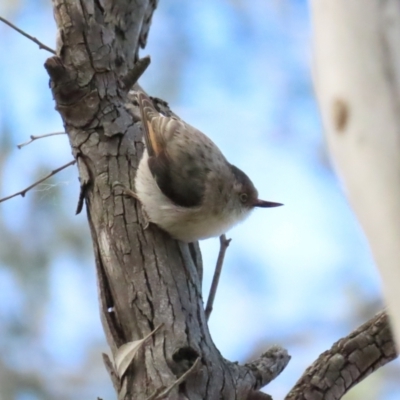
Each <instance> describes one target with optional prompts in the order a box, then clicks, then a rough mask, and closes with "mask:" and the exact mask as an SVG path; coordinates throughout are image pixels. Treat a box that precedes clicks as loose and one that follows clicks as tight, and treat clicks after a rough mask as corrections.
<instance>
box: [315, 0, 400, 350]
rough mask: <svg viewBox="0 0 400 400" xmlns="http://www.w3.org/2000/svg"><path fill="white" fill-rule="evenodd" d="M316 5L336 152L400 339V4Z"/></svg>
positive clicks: (321, 72)
mask: <svg viewBox="0 0 400 400" xmlns="http://www.w3.org/2000/svg"><path fill="white" fill-rule="evenodd" d="M311 10H312V21H313V28H314V56H315V70H314V72H315V76H314V78H315V87H316V92H317V96H318V101H319V105H320V109H321V112H322V117H323V122H324V126H325V133H326V136H327V140H328V144H329V149H330V153H331V155H332V158H333V161H334V164H335V166H336V167H337V169H338V171H339V174H340V176H341V178H342V180H343V183H344V186H345V188H346V193H347V195H348V197H349V200H350V203H351V205H352V206H353V208H354V210H355V212H356V214H357V217H358V219H359V221H360V223H361V225H362V227H363V229H364V231H365V233H366V236H367V238H368V241H369V243H370V246H371V250H372V253H373V256H374V258H375V261H376V264H377V266H378V269H379V272H380V275H381V277H382V281H383V291H384V295H385V298H386V302H387V304H388V312H389V314H390V315H391V322H392V323H393V328H394V333H395V338H396V339H397V341H398V343H400V286H399V284H400V179H399V171H400V52H399V49H400V4H399V2H398V1H397V0H363V1H360V0H313V1H311Z"/></svg>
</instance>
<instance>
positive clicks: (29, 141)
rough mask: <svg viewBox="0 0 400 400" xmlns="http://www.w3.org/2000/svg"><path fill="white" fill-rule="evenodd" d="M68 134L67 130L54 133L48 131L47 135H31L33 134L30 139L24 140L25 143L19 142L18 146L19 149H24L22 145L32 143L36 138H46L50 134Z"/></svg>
mask: <svg viewBox="0 0 400 400" xmlns="http://www.w3.org/2000/svg"><path fill="white" fill-rule="evenodd" d="M66 134H67V133H66V132H53V133H46V134H45V135H38V136H35V135H31V136H29V137H30V140H28V141H27V142H24V143H20V144H17V147H18V148H19V149H22V147H24V146H27V145H28V144H30V143H32V142H33V141H35V140H38V139H42V138H46V137H49V136H56V135H66Z"/></svg>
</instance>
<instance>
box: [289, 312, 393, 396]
mask: <svg viewBox="0 0 400 400" xmlns="http://www.w3.org/2000/svg"><path fill="white" fill-rule="evenodd" d="M396 357H397V353H396V348H395V344H394V341H393V335H392V332H391V329H390V326H389V318H388V316H387V314H386V313H385V312H384V311H381V312H380V313H378V314H376V315H375V316H374V317H373V318H371V319H370V320H369V321H368V322H366V323H365V324H363V325H361V326H360V327H359V328H357V329H356V330H354V331H353V332H352V333H350V335H348V336H346V337H344V338H342V339H340V340H339V341H337V342H336V343H334V344H333V346H332V347H331V349H329V350H328V351H325V352H324V353H322V354H321V355H320V356H319V357H318V358H317V360H316V361H315V362H314V363H313V364H312V365H311V366H310V367H308V368H307V370H306V371H305V372H304V374H303V376H302V377H301V378H300V379H299V380H298V381H297V383H296V385H295V386H294V387H293V389H292V390H291V391H290V392H289V394H288V395H287V396H286V397H285V400H306V399H307V400H312V399H328V398H329V399H331V400H338V399H341V398H342V396H343V395H344V394H345V393H346V392H347V391H348V390H349V389H350V388H352V387H353V386H354V385H356V384H357V383H359V382H361V381H362V380H363V379H365V378H366V377H367V376H369V375H370V374H371V373H372V372H374V371H376V370H377V369H378V368H380V367H382V366H383V365H385V364H387V363H388V362H389V361H392V360H394V359H395V358H396Z"/></svg>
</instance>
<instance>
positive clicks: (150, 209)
mask: <svg viewBox="0 0 400 400" xmlns="http://www.w3.org/2000/svg"><path fill="white" fill-rule="evenodd" d="M147 161H148V154H147V151H146V150H145V151H144V154H143V157H142V159H141V161H140V163H139V167H138V171H137V174H136V178H135V192H136V194H137V196H138V198H139V199H140V202H141V203H142V207H144V210H145V211H146V214H147V216H148V217H149V220H150V222H153V223H154V224H156V225H158V226H159V227H160V228H162V229H163V230H165V231H166V232H168V233H169V234H170V235H171V236H173V237H174V238H176V239H179V240H182V241H184V242H194V241H196V240H201V239H207V238H209V237H214V236H219V235H222V234H223V233H225V232H227V231H228V230H229V229H230V228H232V226H233V225H235V224H237V223H238V222H240V221H242V220H244V219H245V218H246V217H247V216H248V215H249V214H250V211H247V212H240V213H239V214H237V213H234V212H229V211H228V209H229V207H226V208H225V209H224V207H222V208H221V212H218V213H215V212H212V210H211V209H210V208H209V207H207V204H205V203H202V205H200V206H198V207H189V208H185V207H181V206H178V205H176V204H174V203H173V202H172V201H171V200H169V198H168V197H166V196H165V195H164V194H163V193H162V192H161V190H160V188H159V187H158V185H157V182H156V181H155V179H154V178H153V175H152V173H151V171H150V169H149V166H148V162H147Z"/></svg>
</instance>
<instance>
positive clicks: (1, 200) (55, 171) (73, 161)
mask: <svg viewBox="0 0 400 400" xmlns="http://www.w3.org/2000/svg"><path fill="white" fill-rule="evenodd" d="M75 163H76V160H72V161H70V162H69V163H67V164H65V165H63V166H62V167H60V168H57V169H55V170H54V171H51V172H50V173H49V174H48V175H46V176H45V177H44V178H42V179H39V180H38V181H37V182H35V183H33V184H32V185H30V186H28V187H27V188H25V189H24V190H21V191H20V192H17V193H14V194H12V195H10V196H7V197H3V198H2V199H0V203H2V202H3V201H6V200H9V199H12V198H13V197H16V196H22V197H25V195H26V192H28V191H29V190H31V189H33V188H34V187H35V186H37V185H39V184H40V183H42V182H44V181H45V180H47V179H49V178H50V177H52V176H53V175H55V174H57V173H58V172H60V171H62V170H63V169H65V168H67V167H69V166H70V165H74V164H75Z"/></svg>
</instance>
